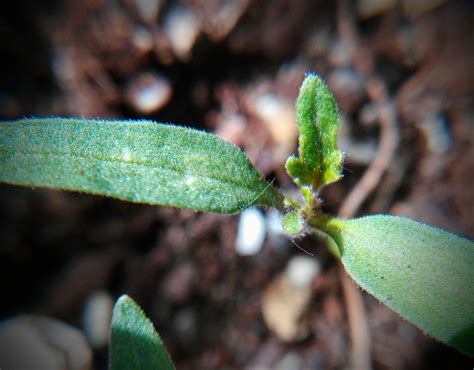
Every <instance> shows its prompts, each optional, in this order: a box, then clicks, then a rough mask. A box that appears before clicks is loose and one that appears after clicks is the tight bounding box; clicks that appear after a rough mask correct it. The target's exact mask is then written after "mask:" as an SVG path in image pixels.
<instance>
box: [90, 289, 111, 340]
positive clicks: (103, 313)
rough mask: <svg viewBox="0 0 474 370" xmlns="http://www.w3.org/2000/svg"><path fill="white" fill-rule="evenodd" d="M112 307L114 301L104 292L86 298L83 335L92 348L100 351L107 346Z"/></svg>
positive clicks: (100, 291) (97, 292)
mask: <svg viewBox="0 0 474 370" xmlns="http://www.w3.org/2000/svg"><path fill="white" fill-rule="evenodd" d="M113 307H114V301H113V299H112V297H111V296H110V294H109V293H107V292H105V291H102V290H99V291H96V292H94V293H92V294H91V295H90V296H89V297H88V298H87V301H86V304H85V306H84V311H83V314H82V315H83V319H82V320H83V329H84V334H85V335H86V337H87V340H88V341H89V344H90V345H91V346H92V348H96V349H100V348H103V347H105V346H106V345H107V343H108V341H109V334H110V320H111V319H112V310H113Z"/></svg>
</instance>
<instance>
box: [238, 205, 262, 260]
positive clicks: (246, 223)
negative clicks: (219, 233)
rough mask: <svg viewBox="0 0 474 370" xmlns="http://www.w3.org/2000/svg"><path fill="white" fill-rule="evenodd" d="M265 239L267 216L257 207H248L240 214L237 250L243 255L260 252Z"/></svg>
mask: <svg viewBox="0 0 474 370" xmlns="http://www.w3.org/2000/svg"><path fill="white" fill-rule="evenodd" d="M264 240H265V217H264V216H263V214H262V213H261V212H260V211H259V210H258V209H257V208H256V207H251V208H247V209H246V210H245V211H243V212H242V213H241V214H240V220H239V225H238V229H237V238H236V240H235V250H236V252H237V253H238V254H240V255H241V256H252V255H255V254H257V253H258V252H260V250H261V249H262V246H263V241H264Z"/></svg>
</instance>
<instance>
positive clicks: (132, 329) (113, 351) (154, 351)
mask: <svg viewBox="0 0 474 370" xmlns="http://www.w3.org/2000/svg"><path fill="white" fill-rule="evenodd" d="M111 329H112V334H111V341H110V350H109V357H110V366H109V368H110V369H111V370H128V369H130V370H148V369H162V370H175V367H174V364H173V362H172V361H171V359H170V356H169V354H168V351H167V350H166V348H165V346H164V344H163V342H162V341H161V338H160V336H159V335H158V333H157V332H156V331H155V329H154V327H153V324H152V323H151V322H150V320H148V319H147V318H146V316H145V315H144V313H143V311H142V310H141V309H140V307H139V306H138V305H137V304H136V303H135V302H134V301H133V300H132V299H131V298H130V297H128V296H126V295H124V296H122V297H120V298H119V299H118V301H117V303H116V304H115V307H114V311H113V315H112V324H111Z"/></svg>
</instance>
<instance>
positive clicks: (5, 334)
mask: <svg viewBox="0 0 474 370" xmlns="http://www.w3.org/2000/svg"><path fill="white" fill-rule="evenodd" d="M0 367H1V368H2V369H5V370H10V369H12V370H17V369H18V370H20V369H48V370H64V369H68V370H89V369H91V368H92V351H91V349H90V347H89V346H88V344H87V341H86V340H85V338H84V336H83V335H82V333H81V332H80V331H79V330H77V329H76V328H73V327H72V326H69V325H67V324H65V323H63V322H60V321H58V320H54V319H50V318H47V317H42V316H36V315H20V316H17V317H15V318H12V319H9V320H5V321H2V322H0Z"/></svg>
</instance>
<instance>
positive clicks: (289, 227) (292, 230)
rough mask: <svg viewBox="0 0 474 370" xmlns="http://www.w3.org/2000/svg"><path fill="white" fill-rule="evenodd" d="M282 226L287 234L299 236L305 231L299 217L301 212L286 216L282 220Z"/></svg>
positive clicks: (297, 211) (290, 213)
mask: <svg viewBox="0 0 474 370" xmlns="http://www.w3.org/2000/svg"><path fill="white" fill-rule="evenodd" d="M281 226H282V227H283V230H285V232H286V233H288V234H290V235H298V234H300V233H301V232H302V231H303V222H302V220H301V219H300V216H299V210H296V211H293V212H289V213H287V214H285V215H284V216H283V218H282V220H281Z"/></svg>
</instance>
